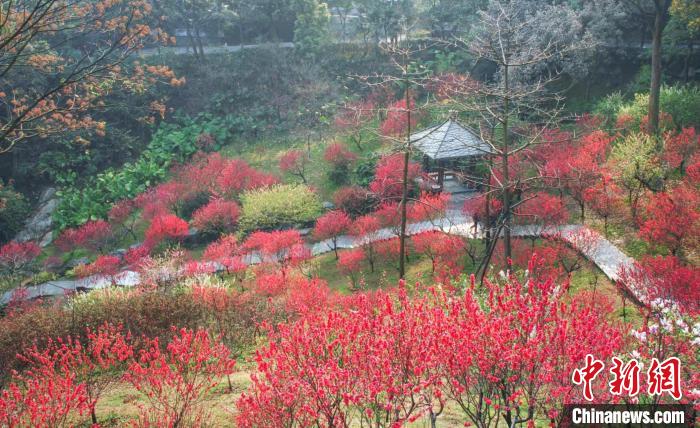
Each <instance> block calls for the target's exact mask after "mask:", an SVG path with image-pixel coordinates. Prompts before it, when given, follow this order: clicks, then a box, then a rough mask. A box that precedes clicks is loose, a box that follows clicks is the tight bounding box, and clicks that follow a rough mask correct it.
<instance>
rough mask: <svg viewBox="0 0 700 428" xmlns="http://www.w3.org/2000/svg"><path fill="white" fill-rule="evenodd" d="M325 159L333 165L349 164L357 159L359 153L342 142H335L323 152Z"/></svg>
mask: <svg viewBox="0 0 700 428" xmlns="http://www.w3.org/2000/svg"><path fill="white" fill-rule="evenodd" d="M323 159H325V161H326V162H328V163H329V164H331V165H334V166H338V165H344V166H347V165H349V164H351V163H353V162H355V161H356V160H357V155H356V154H355V153H353V152H351V151H350V150H348V149H347V148H345V146H344V145H343V144H341V143H333V144H331V145H330V146H328V147H327V148H326V150H325V151H324V152H323Z"/></svg>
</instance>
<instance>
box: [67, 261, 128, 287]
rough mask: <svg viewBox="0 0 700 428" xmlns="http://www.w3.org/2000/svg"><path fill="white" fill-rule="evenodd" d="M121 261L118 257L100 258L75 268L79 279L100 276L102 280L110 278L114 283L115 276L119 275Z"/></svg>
mask: <svg viewBox="0 0 700 428" xmlns="http://www.w3.org/2000/svg"><path fill="white" fill-rule="evenodd" d="M120 266H121V259H120V258H119V257H117V256H105V255H101V256H98V257H97V258H96V259H95V261H94V262H92V263H88V264H84V265H79V266H77V267H76V268H75V273H76V275H78V277H79V278H87V277H90V276H93V275H95V276H98V277H100V278H110V280H111V281H112V282H114V276H115V275H116V274H118V273H119V267H120Z"/></svg>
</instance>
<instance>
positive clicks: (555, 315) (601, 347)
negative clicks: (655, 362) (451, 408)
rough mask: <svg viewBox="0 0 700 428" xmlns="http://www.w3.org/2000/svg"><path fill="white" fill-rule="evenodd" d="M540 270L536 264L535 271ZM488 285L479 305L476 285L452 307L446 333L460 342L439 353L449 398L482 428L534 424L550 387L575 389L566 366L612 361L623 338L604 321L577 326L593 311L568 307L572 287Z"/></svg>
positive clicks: (511, 280)
mask: <svg viewBox="0 0 700 428" xmlns="http://www.w3.org/2000/svg"><path fill="white" fill-rule="evenodd" d="M539 263H541V262H540V261H538V259H536V258H533V259H532V260H531V262H530V264H529V269H528V271H529V272H532V271H536V270H537V269H538V268H537V266H536V264H539ZM484 284H485V288H486V289H485V290H484V295H483V296H481V297H480V298H477V296H475V293H476V289H475V286H474V281H472V287H471V289H470V290H468V291H467V294H466V296H465V297H464V298H463V299H456V300H454V301H453V302H452V303H451V304H450V306H451V308H450V310H449V311H448V319H447V322H446V328H447V329H448V330H447V331H446V332H445V334H446V335H447V336H448V337H452V338H453V339H452V340H450V341H447V342H445V343H444V346H441V347H440V348H439V350H440V353H441V355H442V357H443V362H444V370H445V376H446V378H447V379H448V381H447V382H445V391H446V393H447V394H448V396H449V397H450V398H452V399H453V400H455V401H456V402H457V404H458V405H459V407H460V408H461V409H462V410H463V411H464V415H465V417H467V418H468V419H469V420H470V421H471V422H472V423H473V424H475V425H477V426H491V425H493V424H496V423H498V421H499V420H502V422H504V423H505V424H507V425H508V426H513V425H514V424H523V423H530V425H532V423H531V422H530V421H532V422H534V418H535V417H536V412H537V410H538V408H540V406H542V405H543V404H545V403H546V402H547V401H548V400H550V394H551V389H550V388H551V387H552V386H553V385H564V386H570V379H571V372H570V371H568V369H569V368H570V367H571V366H569V365H564V364H562V361H568V362H570V364H573V365H580V364H581V361H582V360H583V358H584V357H585V355H586V354H587V353H589V352H601V353H602V356H603V357H605V356H606V355H608V356H609V355H611V353H612V352H614V350H615V345H616V344H619V343H620V341H621V336H620V333H619V331H617V329H616V328H615V327H614V326H612V325H610V323H609V322H608V321H607V320H606V319H605V316H604V314H600V316H593V317H588V318H586V319H587V322H585V323H584V322H573V321H576V320H578V321H580V320H582V316H583V314H584V313H585V311H586V310H587V308H588V305H586V304H578V303H571V304H567V303H565V297H566V290H567V284H566V283H564V284H557V283H555V282H554V281H553V280H552V279H545V280H541V279H534V278H530V279H529V280H527V281H522V280H520V279H518V278H517V277H515V276H514V275H510V276H509V277H508V278H507V279H505V280H502V281H499V282H498V283H495V282H491V281H485V283H484ZM603 351H605V352H603ZM596 355H599V354H596ZM557 410H560V409H557Z"/></svg>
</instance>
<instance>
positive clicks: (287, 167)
mask: <svg viewBox="0 0 700 428" xmlns="http://www.w3.org/2000/svg"><path fill="white" fill-rule="evenodd" d="M308 163H309V157H308V156H307V155H306V153H305V152H303V151H301V150H289V151H287V152H285V154H284V155H282V157H281V158H280V162H279V167H280V171H282V172H286V173H288V174H292V175H295V176H297V177H299V178H300V179H301V181H303V182H304V183H306V177H305V176H304V174H305V173H306V166H307V165H308Z"/></svg>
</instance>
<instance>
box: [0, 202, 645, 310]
mask: <svg viewBox="0 0 700 428" xmlns="http://www.w3.org/2000/svg"><path fill="white" fill-rule="evenodd" d="M428 231H442V232H445V233H450V234H454V235H459V236H464V237H469V238H479V237H480V236H481V233H480V230H477V233H475V229H474V222H473V220H472V219H471V217H467V216H465V215H464V214H462V213H461V212H459V211H457V210H455V209H454V208H453V207H451V209H450V210H449V211H448V212H447V215H446V216H445V217H443V218H440V219H437V220H434V221H424V222H419V223H412V224H409V225H408V228H407V233H408V234H409V235H415V234H418V233H422V232H428ZM582 231H585V232H584V233H586V234H588V236H591V237H592V239H590V240H588V239H587V240H585V242H582V240H581V239H579V238H578V236H580V233H581V232H582ZM553 232H556V233H557V235H558V236H559V238H560V239H562V240H564V241H566V242H567V243H568V244H570V245H571V246H572V247H573V248H574V249H576V250H577V251H580V252H581V253H582V254H583V255H584V256H585V257H586V258H587V259H589V260H590V261H591V262H593V263H594V264H595V265H596V266H598V268H600V270H601V271H603V273H605V275H606V276H607V277H608V278H610V279H611V280H613V281H616V280H617V279H618V272H619V271H620V269H621V268H622V267H625V268H630V267H631V266H632V264H633V263H634V259H632V258H631V257H629V256H627V255H626V254H624V253H623V252H622V251H620V250H619V249H618V248H617V247H615V246H614V245H613V244H612V243H610V241H608V240H607V239H605V238H603V237H602V236H600V235H599V234H598V233H597V232H594V231H591V230H589V229H587V228H586V227H585V226H582V225H565V226H561V227H558V228H556V229H554V230H552V229H550V230H542V229H541V228H535V227H528V226H518V227H515V228H514V229H513V232H512V234H513V236H519V237H526V236H540V235H542V234H543V233H547V234H552V233H553ZM395 237H396V234H395V233H394V230H393V229H389V228H387V229H381V230H379V231H377V232H375V233H373V234H372V235H371V237H368V238H366V239H371V240H372V241H383V240H387V239H392V238H395ZM337 244H338V248H341V249H347V248H354V247H356V246H358V245H359V244H361V242H358V241H357V240H356V239H354V238H352V237H350V236H347V235H343V236H340V237H339V238H338V241H337ZM310 249H311V254H312V255H314V256H318V255H321V254H324V253H328V252H330V251H332V250H333V244H332V242H331V241H330V240H326V241H321V242H317V243H315V244H313V245H311V246H310ZM246 262H247V263H248V264H257V263H259V262H260V259H259V257H257V256H256V255H255V254H251V255H249V256H248V257H247V259H246ZM139 280H140V278H139V275H138V273H137V272H134V271H123V272H121V273H119V274H118V275H116V276H115V277H113V278H109V277H104V276H95V277H88V278H84V279H79V280H60V281H49V282H46V283H44V284H40V285H36V286H30V287H26V289H25V290H26V295H25V296H23V298H26V299H33V298H37V297H51V296H61V295H64V294H66V293H70V292H74V291H87V290H94V289H100V288H106V287H109V286H112V285H117V286H123V287H129V286H134V285H136V284H138V283H139ZM630 291H631V292H633V293H634V294H635V297H637V298H638V299H639V300H641V301H644V299H643V297H642V296H641V293H639V292H637V291H635V290H630ZM12 293H13V292H12V291H8V292H6V293H5V294H4V295H3V296H2V298H0V304H7V303H8V302H9V301H10V300H11V299H12Z"/></svg>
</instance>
